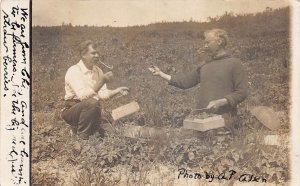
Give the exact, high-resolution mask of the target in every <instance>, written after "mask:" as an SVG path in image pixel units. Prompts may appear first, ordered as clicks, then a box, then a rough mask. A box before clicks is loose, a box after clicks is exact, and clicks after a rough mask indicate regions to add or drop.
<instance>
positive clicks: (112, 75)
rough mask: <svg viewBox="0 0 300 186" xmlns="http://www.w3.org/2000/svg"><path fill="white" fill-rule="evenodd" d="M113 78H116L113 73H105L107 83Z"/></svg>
mask: <svg viewBox="0 0 300 186" xmlns="http://www.w3.org/2000/svg"><path fill="white" fill-rule="evenodd" d="M113 77H114V74H113V73H112V71H109V72H107V73H105V74H104V81H105V83H107V82H109V81H111V80H112V78H113Z"/></svg>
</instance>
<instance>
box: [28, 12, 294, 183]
mask: <svg viewBox="0 0 300 186" xmlns="http://www.w3.org/2000/svg"><path fill="white" fill-rule="evenodd" d="M209 21H210V22H205V23H197V22H193V21H189V22H174V23H155V24H150V25H147V26H134V27H125V28H113V27H93V26H82V27H79V26H72V25H62V26H57V27H39V26H37V27H33V30H32V38H33V40H32V44H33V50H32V57H33V65H32V74H33V81H32V82H33V91H32V95H33V99H32V104H33V115H32V184H33V185H75V186H89V185H101V186H102V185H187V184H189V185H205V184H209V183H212V184H213V183H215V184H219V183H222V184H227V185H233V184H237V183H241V182H239V178H240V176H241V174H253V175H255V176H256V177H257V178H258V179H257V180H258V181H259V182H263V180H264V179H265V180H266V181H267V184H280V185H287V183H288V181H289V167H290V166H289V150H290V148H289V129H290V126H289V47H290V40H289V9H288V8H283V9H278V10H270V9H267V10H266V11H264V12H263V13H258V14H256V15H253V14H247V15H233V14H231V13H226V14H225V15H223V16H221V17H217V18H210V20H209ZM211 28H223V29H225V30H227V31H228V33H229V36H230V43H229V46H228V50H229V51H230V52H231V53H232V55H234V56H236V57H238V58H240V59H242V61H243V66H244V67H245V68H246V70H247V72H248V76H249V87H250V94H249V97H248V98H247V99H246V100H245V101H244V102H243V103H242V104H240V105H239V108H238V109H239V113H238V114H239V120H238V123H237V124H236V125H235V126H234V127H233V128H232V133H231V134H229V135H220V134H217V133H216V132H215V131H213V130H212V131H208V132H193V133H189V135H184V134H181V135H156V136H155V138H130V137H126V136H124V135H123V134H124V132H123V130H124V128H126V127H128V126H143V127H151V128H157V129H161V128H163V129H164V130H166V131H168V130H170V131H171V130H178V131H180V128H182V125H183V120H184V118H185V117H186V116H187V115H188V114H189V113H190V112H191V110H192V109H193V108H194V103H195V100H194V97H195V96H194V95H195V94H196V93H197V90H198V88H199V86H197V87H194V88H191V89H189V90H180V89H177V88H174V87H171V86H169V85H167V83H165V82H164V81H163V80H161V79H159V78H157V77H154V76H152V74H151V72H150V71H149V70H148V68H149V67H150V66H151V65H156V66H158V67H160V68H161V70H162V71H164V72H167V73H169V74H176V73H181V72H188V71H190V70H191V69H193V68H194V67H196V66H197V64H199V62H200V61H201V60H203V59H204V58H205V56H201V55H199V54H198V53H197V50H198V49H199V48H200V47H202V46H203V32H204V31H205V30H207V29H211ZM86 39H91V40H95V41H96V42H98V43H99V46H100V55H101V60H102V61H104V62H105V63H107V64H111V65H113V66H114V69H113V73H114V75H115V78H114V80H113V82H111V83H109V84H108V87H109V88H116V87H119V86H121V85H122V86H128V87H129V88H130V93H129V95H127V96H122V97H119V96H117V97H115V98H112V99H110V100H107V101H101V105H102V106H103V113H105V114H104V115H105V117H104V118H103V123H107V124H108V125H109V126H110V127H111V130H110V131H109V132H107V135H106V136H105V137H104V138H103V139H101V138H98V137H97V136H92V137H91V138H90V139H89V140H81V139H79V138H77V137H76V136H71V134H70V129H69V127H68V125H67V124H66V123H65V122H64V121H63V120H62V119H61V118H60V110H61V109H62V107H63V96H64V75H65V73H66V71H67V69H68V68H69V67H70V66H71V65H73V64H75V63H77V62H78V61H79V59H80V58H79V55H78V51H77V46H78V44H79V43H80V42H82V41H84V40H86ZM99 66H100V67H101V68H102V69H103V71H105V72H107V69H106V68H105V67H104V66H101V64H99ZM200 86H201V85H200ZM131 101H137V102H138V103H139V105H140V107H141V110H140V111H139V112H138V113H136V114H134V115H132V116H129V117H126V118H123V119H121V120H119V121H117V122H113V121H112V120H111V118H110V116H109V113H110V112H111V110H113V109H115V108H117V107H119V106H121V105H124V104H127V103H129V102H131ZM255 106H267V107H270V108H272V109H273V110H274V111H275V113H276V115H277V117H278V118H279V119H280V124H281V127H280V129H279V130H276V131H271V130H269V129H268V128H266V127H265V126H264V125H262V124H261V123H260V122H259V121H258V120H257V119H256V118H255V117H254V116H253V115H252V114H251V113H250V109H251V108H253V107H255ZM271 134H272V135H277V136H278V138H279V140H278V141H279V143H280V144H279V146H278V144H277V145H266V144H264V137H265V136H266V135H271ZM181 168H184V169H186V170H188V172H190V173H193V172H200V173H204V172H206V173H207V174H209V175H220V174H221V173H226V172H228V171H231V170H234V171H236V172H237V173H236V174H235V175H234V176H233V178H232V179H230V180H224V179H217V178H215V179H213V180H212V179H205V178H202V179H199V180H190V179H187V178H183V177H181V178H180V179H178V174H179V170H178V169H181ZM210 181H211V182H210ZM244 181H249V179H246V180H244ZM252 181H253V180H252ZM254 182H255V180H254ZM254 182H253V183H254ZM251 183H252V182H251Z"/></svg>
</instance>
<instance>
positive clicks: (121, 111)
mask: <svg viewBox="0 0 300 186" xmlns="http://www.w3.org/2000/svg"><path fill="white" fill-rule="evenodd" d="M139 110H140V106H139V104H138V103H137V102H135V101H132V102H131V103H128V104H126V105H123V106H120V107H118V108H116V109H114V110H112V113H111V116H112V118H113V119H114V120H115V121H116V120H118V119H120V118H123V117H125V116H128V115H131V114H133V113H135V112H137V111H139Z"/></svg>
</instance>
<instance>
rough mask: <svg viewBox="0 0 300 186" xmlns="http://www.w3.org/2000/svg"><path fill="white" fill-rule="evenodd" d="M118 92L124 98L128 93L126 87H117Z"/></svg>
mask: <svg viewBox="0 0 300 186" xmlns="http://www.w3.org/2000/svg"><path fill="white" fill-rule="evenodd" d="M118 92H119V93H121V94H122V95H123V96H126V95H127V94H128V92H129V88H128V87H119V88H118Z"/></svg>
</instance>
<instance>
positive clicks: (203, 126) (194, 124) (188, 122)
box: [183, 115, 225, 132]
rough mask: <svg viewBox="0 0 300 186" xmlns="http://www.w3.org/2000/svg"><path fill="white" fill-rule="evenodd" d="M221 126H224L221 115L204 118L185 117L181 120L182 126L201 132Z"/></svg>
mask: <svg viewBox="0 0 300 186" xmlns="http://www.w3.org/2000/svg"><path fill="white" fill-rule="evenodd" d="M221 127H225V120H224V118H223V117H222V115H217V116H212V117H209V118H205V119H198V118H186V119H185V120H184V121H183V128H185V129H192V130H198V131H202V132H203V131H207V130H211V129H216V128H221Z"/></svg>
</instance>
